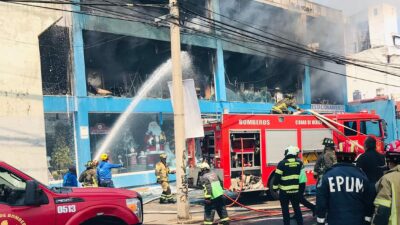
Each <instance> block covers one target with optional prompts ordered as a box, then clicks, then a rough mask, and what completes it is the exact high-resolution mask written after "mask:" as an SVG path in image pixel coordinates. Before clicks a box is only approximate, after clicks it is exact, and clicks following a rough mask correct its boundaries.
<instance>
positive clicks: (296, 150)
mask: <svg viewBox="0 0 400 225" xmlns="http://www.w3.org/2000/svg"><path fill="white" fill-rule="evenodd" d="M299 152H300V149H299V148H298V147H297V146H289V147H287V148H286V149H285V155H294V156H296V155H297V154H299Z"/></svg>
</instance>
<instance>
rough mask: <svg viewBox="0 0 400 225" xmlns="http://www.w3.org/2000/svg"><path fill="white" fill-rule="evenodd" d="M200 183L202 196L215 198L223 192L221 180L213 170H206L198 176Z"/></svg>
mask: <svg viewBox="0 0 400 225" xmlns="http://www.w3.org/2000/svg"><path fill="white" fill-rule="evenodd" d="M200 183H201V185H202V186H203V188H204V198H206V199H216V198H218V197H220V196H222V195H223V194H224V189H223V188H222V185H221V180H220V179H219V178H218V175H217V174H216V173H214V172H211V171H210V172H208V173H205V174H203V175H202V176H201V177H200Z"/></svg>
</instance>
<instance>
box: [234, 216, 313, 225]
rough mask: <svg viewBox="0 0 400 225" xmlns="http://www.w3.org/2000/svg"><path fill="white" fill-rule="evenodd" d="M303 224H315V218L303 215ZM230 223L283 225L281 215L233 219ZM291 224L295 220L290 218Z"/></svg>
mask: <svg viewBox="0 0 400 225" xmlns="http://www.w3.org/2000/svg"><path fill="white" fill-rule="evenodd" d="M303 219H304V225H314V224H316V222H315V219H314V218H313V217H312V216H311V214H305V215H303ZM231 224H232V225H265V224H268V225H283V220H282V217H268V218H265V217H264V218H255V219H249V220H242V221H233V222H232V223H231ZM291 225H296V221H295V220H291Z"/></svg>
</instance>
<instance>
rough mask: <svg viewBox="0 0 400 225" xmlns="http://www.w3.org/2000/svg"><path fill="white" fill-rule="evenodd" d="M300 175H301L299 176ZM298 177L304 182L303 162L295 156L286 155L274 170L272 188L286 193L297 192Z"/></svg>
mask: <svg viewBox="0 0 400 225" xmlns="http://www.w3.org/2000/svg"><path fill="white" fill-rule="evenodd" d="M300 175H302V176H300ZM300 178H301V179H302V182H305V181H304V179H305V172H304V168H303V162H301V160H300V159H299V158H297V157H295V156H291V155H290V156H286V157H285V159H284V160H282V161H280V162H279V164H278V167H277V168H276V170H275V179H274V185H273V189H279V190H281V191H284V192H285V193H288V194H294V193H297V192H299V183H300Z"/></svg>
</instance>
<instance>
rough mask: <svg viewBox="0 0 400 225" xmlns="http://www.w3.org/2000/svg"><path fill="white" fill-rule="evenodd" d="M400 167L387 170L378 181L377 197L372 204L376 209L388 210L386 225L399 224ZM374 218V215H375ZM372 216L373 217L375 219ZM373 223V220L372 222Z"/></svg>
mask: <svg viewBox="0 0 400 225" xmlns="http://www.w3.org/2000/svg"><path fill="white" fill-rule="evenodd" d="M399 196H400V165H398V166H397V167H395V168H393V169H391V170H389V171H388V172H387V173H386V174H385V175H384V176H383V177H382V178H381V179H380V180H379V181H378V195H377V196H376V198H375V201H374V204H375V206H376V208H378V207H380V206H381V207H386V208H390V215H388V216H390V217H389V218H388V219H389V223H388V225H398V224H399V222H400V203H399ZM375 216H376V215H375ZM375 216H374V217H375ZM373 221H374V220H373Z"/></svg>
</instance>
